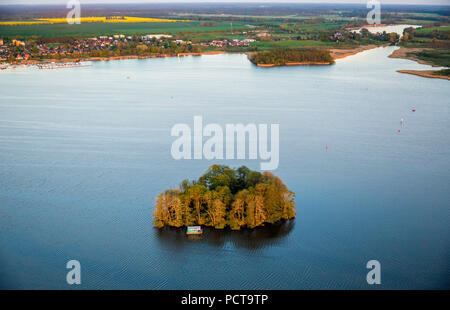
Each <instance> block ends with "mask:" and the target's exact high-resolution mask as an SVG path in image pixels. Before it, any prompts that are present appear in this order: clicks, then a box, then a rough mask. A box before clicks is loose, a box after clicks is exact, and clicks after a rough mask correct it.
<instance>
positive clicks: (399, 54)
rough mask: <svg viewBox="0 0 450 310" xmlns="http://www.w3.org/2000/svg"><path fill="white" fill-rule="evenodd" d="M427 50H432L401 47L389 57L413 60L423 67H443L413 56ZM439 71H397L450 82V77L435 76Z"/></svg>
mask: <svg viewBox="0 0 450 310" xmlns="http://www.w3.org/2000/svg"><path fill="white" fill-rule="evenodd" d="M425 50H430V48H426V47H404V46H401V47H400V48H399V49H398V50H395V51H393V52H392V54H391V55H389V56H388V57H389V58H399V59H407V60H412V61H415V62H417V63H419V64H421V65H428V66H431V67H441V66H438V65H436V64H434V63H432V62H430V61H426V60H422V59H420V58H418V57H417V56H416V55H414V54H412V53H417V52H422V51H425ZM438 71H439V70H397V72H398V73H403V74H412V75H417V76H421V77H424V78H429V79H442V80H450V77H449V76H446V75H436V74H433V73H434V72H438Z"/></svg>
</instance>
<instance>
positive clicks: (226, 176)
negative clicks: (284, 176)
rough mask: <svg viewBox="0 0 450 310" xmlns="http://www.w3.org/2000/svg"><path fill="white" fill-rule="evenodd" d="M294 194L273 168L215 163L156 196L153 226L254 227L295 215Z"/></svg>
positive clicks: (287, 218) (236, 228) (233, 228)
mask: <svg viewBox="0 0 450 310" xmlns="http://www.w3.org/2000/svg"><path fill="white" fill-rule="evenodd" d="M294 197H295V194H294V193H293V192H291V191H289V190H288V189H287V187H286V185H285V184H284V183H283V181H281V179H280V178H278V177H276V176H275V175H273V174H272V173H270V172H264V173H260V172H257V171H252V170H250V169H249V168H247V167H245V166H242V167H240V168H238V169H232V168H229V167H227V166H224V165H213V166H211V167H209V168H208V170H207V171H206V173H205V174H203V175H202V176H201V177H200V178H199V179H198V180H194V181H189V180H184V181H183V182H182V183H181V185H180V186H179V188H177V189H172V190H166V191H165V192H164V193H162V194H160V195H159V196H158V197H157V199H156V206H155V212H154V214H153V218H154V226H155V227H158V228H162V227H164V226H166V225H167V226H173V227H182V226H190V225H204V226H211V227H214V228H216V229H223V228H225V227H229V228H231V229H232V230H239V229H241V228H243V227H246V228H255V227H257V226H263V225H264V224H265V223H270V224H273V223H276V222H278V221H280V220H289V219H292V218H294V217H295V202H294Z"/></svg>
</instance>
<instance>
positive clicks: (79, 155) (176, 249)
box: [0, 47, 450, 289]
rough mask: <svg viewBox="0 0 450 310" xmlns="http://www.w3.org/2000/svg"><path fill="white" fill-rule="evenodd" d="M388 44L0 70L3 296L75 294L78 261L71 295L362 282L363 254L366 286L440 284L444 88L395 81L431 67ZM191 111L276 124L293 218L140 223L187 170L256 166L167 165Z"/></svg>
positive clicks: (447, 197) (444, 225) (448, 158)
mask: <svg viewBox="0 0 450 310" xmlns="http://www.w3.org/2000/svg"><path fill="white" fill-rule="evenodd" d="M393 49H395V47H386V48H378V49H374V50H369V51H366V52H363V53H360V54H358V55H355V56H352V57H348V58H345V59H341V60H338V61H337V63H336V64H335V65H333V66H323V67H277V68H258V67H255V66H254V65H252V64H251V63H250V62H249V61H248V60H247V59H246V56H245V55H240V54H226V55H214V56H201V57H185V58H180V59H177V58H165V59H147V60H123V61H110V62H95V63H93V64H92V66H90V67H83V68H71V69H60V70H38V69H33V68H24V69H15V70H5V71H2V72H0V85H1V88H0V89H1V92H0V286H1V287H2V288H19V289H40V288H46V289H47V288H57V289H66V288H70V289H72V288H73V287H72V286H69V285H67V283H66V273H67V270H66V269H65V266H66V263H67V261H69V260H71V259H76V260H79V261H80V263H81V268H82V284H81V285H80V286H78V287H77V288H89V289H90V288H94V289H95V288H102V289H108V288H120V289H128V288H139V289H213V288H217V289H312V288H319V289H333V288H335V289H366V288H370V289H372V288H373V287H372V286H369V285H368V284H367V282H366V273H367V272H368V271H369V270H368V269H366V263H367V262H368V261H369V260H371V259H376V260H378V261H380V263H381V277H382V284H381V285H379V286H377V287H376V288H385V289H429V288H447V289H448V288H450V285H449V284H450V283H449V279H450V277H449V275H450V264H449V258H450V247H449V244H450V229H449V220H450V190H449V181H450V143H449V142H450V139H449V138H450V126H449V120H450V114H449V103H450V102H449V98H450V88H449V82H448V81H446V80H437V79H426V78H421V77H418V76H413V75H407V74H400V73H397V72H396V70H398V69H427V68H428V67H427V66H424V65H420V64H417V63H415V62H412V61H409V60H402V59H391V58H387V56H388V55H389V54H390V53H391V52H392V51H393ZM413 108H415V109H416V112H412V109H413ZM194 115H201V116H203V122H204V123H205V124H207V123H219V124H221V125H225V124H226V123H244V124H246V123H256V124H261V123H267V124H273V123H277V124H280V163H279V167H278V169H277V170H275V171H273V172H274V173H275V174H276V175H278V176H279V177H280V178H282V179H283V181H284V182H285V183H286V185H287V186H288V188H289V189H290V190H292V191H294V192H295V193H296V208H297V218H296V219H295V220H294V221H291V222H288V223H284V224H282V225H278V226H275V227H266V228H262V229H257V230H255V231H241V232H230V231H212V230H206V232H205V234H204V235H203V236H202V237H200V238H197V239H195V238H187V237H186V236H185V235H184V233H183V231H179V230H173V229H166V230H164V231H158V230H157V229H155V228H153V227H152V219H151V215H152V213H153V208H154V207H153V204H154V201H155V197H156V196H157V194H159V193H160V192H162V191H164V190H165V189H167V188H173V187H176V186H177V185H178V184H179V182H180V181H181V180H183V179H184V178H197V177H198V176H200V175H201V174H202V173H203V172H204V171H205V170H206V169H207V168H208V166H209V165H211V164H212V163H225V164H227V165H229V166H232V167H237V166H239V165H241V164H245V165H247V166H248V167H250V168H252V169H259V160H228V161H214V162H211V161H207V160H180V161H176V160H174V159H172V157H171V154H170V147H171V144H172V142H173V141H174V138H173V137H171V136H170V129H171V128H172V126H173V125H174V124H176V123H187V124H189V125H191V126H192V124H193V117H194ZM401 118H403V119H404V124H403V127H400V119H401ZM398 129H401V130H400V132H398ZM326 145H328V150H326V149H325V146H326Z"/></svg>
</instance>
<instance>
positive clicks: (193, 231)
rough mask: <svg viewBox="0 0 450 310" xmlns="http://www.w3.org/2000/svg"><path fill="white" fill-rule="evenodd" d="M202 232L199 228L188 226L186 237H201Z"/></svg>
mask: <svg viewBox="0 0 450 310" xmlns="http://www.w3.org/2000/svg"><path fill="white" fill-rule="evenodd" d="M201 234H203V230H202V227H201V226H188V228H187V230H186V235H201Z"/></svg>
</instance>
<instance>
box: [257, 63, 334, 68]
mask: <svg viewBox="0 0 450 310" xmlns="http://www.w3.org/2000/svg"><path fill="white" fill-rule="evenodd" d="M328 65H331V62H288V63H286V64H285V65H275V64H257V66H258V67H263V68H265V67H281V66H328Z"/></svg>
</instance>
